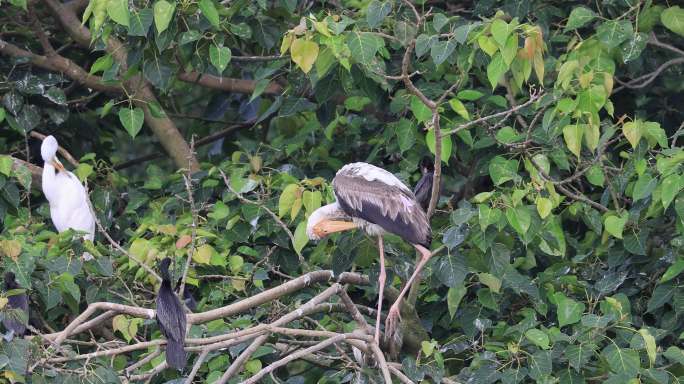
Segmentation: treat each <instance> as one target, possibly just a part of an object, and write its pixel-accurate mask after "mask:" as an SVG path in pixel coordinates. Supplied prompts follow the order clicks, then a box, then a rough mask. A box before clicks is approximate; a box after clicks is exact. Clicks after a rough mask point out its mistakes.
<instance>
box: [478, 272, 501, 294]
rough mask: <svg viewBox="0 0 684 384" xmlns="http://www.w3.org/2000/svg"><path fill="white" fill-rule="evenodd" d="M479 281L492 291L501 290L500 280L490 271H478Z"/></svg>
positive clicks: (497, 291)
mask: <svg viewBox="0 0 684 384" xmlns="http://www.w3.org/2000/svg"><path fill="white" fill-rule="evenodd" d="M477 276H478V279H479V280H480V283H482V284H484V285H486V286H488V287H489V289H490V290H491V291H492V292H494V293H499V291H501V280H500V279H499V278H498V277H496V276H494V275H492V274H490V273H478V274H477Z"/></svg>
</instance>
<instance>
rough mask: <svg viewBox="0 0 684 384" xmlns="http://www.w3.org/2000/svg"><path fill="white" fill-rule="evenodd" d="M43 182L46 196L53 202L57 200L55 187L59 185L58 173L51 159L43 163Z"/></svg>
mask: <svg viewBox="0 0 684 384" xmlns="http://www.w3.org/2000/svg"><path fill="white" fill-rule="evenodd" d="M42 183H43V193H44V194H45V198H47V199H48V201H49V202H53V201H54V200H55V195H54V192H55V188H56V187H57V174H56V173H55V167H54V166H53V165H52V164H51V163H50V162H49V161H46V162H45V164H44V165H43V180H42Z"/></svg>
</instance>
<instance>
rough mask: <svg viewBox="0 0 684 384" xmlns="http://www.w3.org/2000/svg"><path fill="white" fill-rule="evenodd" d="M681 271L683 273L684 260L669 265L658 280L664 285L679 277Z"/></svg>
mask: <svg viewBox="0 0 684 384" xmlns="http://www.w3.org/2000/svg"><path fill="white" fill-rule="evenodd" d="M682 271H684V259H677V261H675V262H674V263H673V264H672V265H670V267H669V268H667V270H666V271H665V273H663V276H662V277H661V278H660V282H661V283H664V282H666V281H670V280H672V279H674V278H675V277H677V276H679V274H680V273H682Z"/></svg>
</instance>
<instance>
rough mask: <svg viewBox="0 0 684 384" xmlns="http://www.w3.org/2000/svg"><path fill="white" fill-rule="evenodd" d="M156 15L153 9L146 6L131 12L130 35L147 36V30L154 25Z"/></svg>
mask: <svg viewBox="0 0 684 384" xmlns="http://www.w3.org/2000/svg"><path fill="white" fill-rule="evenodd" d="M153 19H154V15H153V13H152V10H151V9H148V8H145V9H141V10H139V11H138V12H133V13H132V14H131V20H130V24H131V25H130V27H129V28H128V36H141V37H145V36H147V31H149V30H150V27H151V26H152V21H153Z"/></svg>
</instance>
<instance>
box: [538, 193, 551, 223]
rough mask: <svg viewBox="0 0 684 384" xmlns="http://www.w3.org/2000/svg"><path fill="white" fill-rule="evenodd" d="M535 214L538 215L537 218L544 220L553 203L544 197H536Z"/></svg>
mask: <svg viewBox="0 0 684 384" xmlns="http://www.w3.org/2000/svg"><path fill="white" fill-rule="evenodd" d="M536 204H537V213H539V217H541V218H542V219H545V218H546V216H548V215H549V214H550V213H551V210H552V209H553V202H552V201H551V199H548V198H546V197H541V196H540V197H537V202H536Z"/></svg>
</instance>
